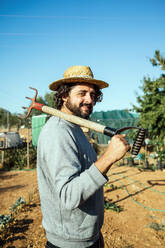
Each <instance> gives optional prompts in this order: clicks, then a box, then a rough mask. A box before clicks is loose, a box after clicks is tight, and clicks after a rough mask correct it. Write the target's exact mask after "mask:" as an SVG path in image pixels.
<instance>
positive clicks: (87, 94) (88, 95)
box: [85, 93, 93, 104]
mask: <svg viewBox="0 0 165 248" xmlns="http://www.w3.org/2000/svg"><path fill="white" fill-rule="evenodd" d="M85 103H88V104H91V103H93V97H92V96H91V94H90V93H86V95H85Z"/></svg>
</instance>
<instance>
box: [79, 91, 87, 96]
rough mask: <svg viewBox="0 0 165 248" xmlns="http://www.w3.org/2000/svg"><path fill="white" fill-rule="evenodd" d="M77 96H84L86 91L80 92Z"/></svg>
mask: <svg viewBox="0 0 165 248" xmlns="http://www.w3.org/2000/svg"><path fill="white" fill-rule="evenodd" d="M78 94H79V96H85V94H86V91H80V92H79V93H78Z"/></svg>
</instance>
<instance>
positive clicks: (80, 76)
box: [49, 65, 109, 91]
mask: <svg viewBox="0 0 165 248" xmlns="http://www.w3.org/2000/svg"><path fill="white" fill-rule="evenodd" d="M64 83H89V84H96V85H98V87H99V88H100V89H103V88H106V87H108V86H109V84H108V83H106V82H104V81H102V80H97V79H94V77H93V72H92V70H91V68H90V67H89V66H84V65H75V66H71V67H69V68H68V69H67V70H66V71H65V72H64V75H63V78H62V79H59V80H57V81H54V82H53V83H51V84H50V85H49V89H51V90H54V91H56V90H57V88H58V87H59V86H60V85H61V84H64Z"/></svg>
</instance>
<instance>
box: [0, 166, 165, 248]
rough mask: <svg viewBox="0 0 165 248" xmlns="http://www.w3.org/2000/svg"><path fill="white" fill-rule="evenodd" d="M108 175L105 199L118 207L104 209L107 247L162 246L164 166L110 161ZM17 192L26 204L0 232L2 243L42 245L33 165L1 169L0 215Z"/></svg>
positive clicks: (12, 247)
mask: <svg viewBox="0 0 165 248" xmlns="http://www.w3.org/2000/svg"><path fill="white" fill-rule="evenodd" d="M108 177H109V182H108V184H107V185H106V186H105V187H104V191H105V200H106V202H109V203H112V204H113V205H115V206H117V209H120V210H121V211H120V212H117V211H112V210H109V209H105V221H104V225H103V228H102V233H103V236H104V240H105V248H110V247H111V248H147V247H150V248H159V247H161V248H163V247H165V229H164V227H165V222H164V221H165V171H160V170H159V171H156V172H152V171H142V170H140V169H137V168H133V167H128V166H120V167H119V166H117V165H114V166H113V167H112V168H111V170H110V171H109V173H108ZM20 196H22V197H23V198H24V199H25V200H26V202H27V203H28V204H27V205H25V206H24V207H23V208H22V209H21V210H20V212H19V213H18V214H17V216H16V217H15V221H14V222H13V223H11V224H10V225H9V226H8V228H7V229H6V230H5V232H3V233H2V234H1V235H0V243H1V244H0V247H1V248H2V247H3V248H7V247H8V248H19V247H20V248H30V247H34V248H44V246H45V242H46V238H45V233H44V230H43V228H42V224H41V218H42V217H41V210H40V200H39V196H38V190H37V179H36V170H31V171H10V172H2V171H1V172H0V214H9V213H10V210H9V207H10V206H11V205H12V204H14V202H15V201H16V200H17V199H18V198H19V197H20Z"/></svg>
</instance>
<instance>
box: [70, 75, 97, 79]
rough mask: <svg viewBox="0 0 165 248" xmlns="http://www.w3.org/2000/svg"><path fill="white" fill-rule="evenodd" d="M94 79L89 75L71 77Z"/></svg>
mask: <svg viewBox="0 0 165 248" xmlns="http://www.w3.org/2000/svg"><path fill="white" fill-rule="evenodd" d="M74 77H75V78H93V77H92V76H89V75H77V76H71V78H74Z"/></svg>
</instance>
